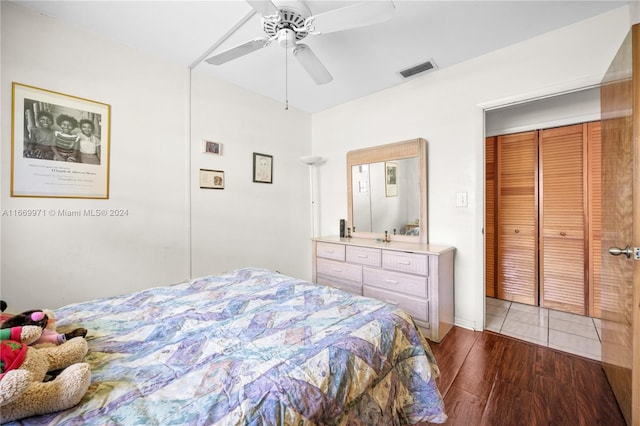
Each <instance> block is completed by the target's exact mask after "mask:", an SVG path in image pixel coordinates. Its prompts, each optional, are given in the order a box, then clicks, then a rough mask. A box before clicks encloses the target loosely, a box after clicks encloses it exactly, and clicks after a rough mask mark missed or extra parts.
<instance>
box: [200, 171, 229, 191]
mask: <svg viewBox="0 0 640 426" xmlns="http://www.w3.org/2000/svg"><path fill="white" fill-rule="evenodd" d="M200 188H205V189H224V172H223V171H222V170H207V169H200Z"/></svg>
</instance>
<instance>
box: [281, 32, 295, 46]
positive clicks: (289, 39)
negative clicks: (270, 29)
mask: <svg viewBox="0 0 640 426" xmlns="http://www.w3.org/2000/svg"><path fill="white" fill-rule="evenodd" d="M278 45H279V46H280V47H285V48H286V47H295V45H296V33H295V32H294V31H293V30H290V29H288V28H283V29H281V30H280V31H278Z"/></svg>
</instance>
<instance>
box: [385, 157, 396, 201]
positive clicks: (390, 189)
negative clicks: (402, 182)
mask: <svg viewBox="0 0 640 426" xmlns="http://www.w3.org/2000/svg"><path fill="white" fill-rule="evenodd" d="M384 180H385V182H384V183H385V195H386V196H387V197H397V196H398V163H396V162H395V161H387V162H385V163H384Z"/></svg>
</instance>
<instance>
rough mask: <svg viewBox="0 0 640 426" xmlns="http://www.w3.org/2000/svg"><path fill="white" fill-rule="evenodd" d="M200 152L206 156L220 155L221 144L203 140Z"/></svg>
mask: <svg viewBox="0 0 640 426" xmlns="http://www.w3.org/2000/svg"><path fill="white" fill-rule="evenodd" d="M202 152H204V153H207V154H214V155H222V144H221V143H219V142H213V141H208V140H206V139H205V140H203V141H202Z"/></svg>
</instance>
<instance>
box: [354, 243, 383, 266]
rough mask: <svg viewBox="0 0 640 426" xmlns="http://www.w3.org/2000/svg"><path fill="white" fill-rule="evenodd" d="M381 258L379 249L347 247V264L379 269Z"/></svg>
mask: <svg viewBox="0 0 640 426" xmlns="http://www.w3.org/2000/svg"><path fill="white" fill-rule="evenodd" d="M381 257H382V254H381V250H380V249H373V248H366V247H356V246H347V262H351V263H360V264H362V265H369V266H378V267H379V266H380V265H381V260H380V259H381Z"/></svg>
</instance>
